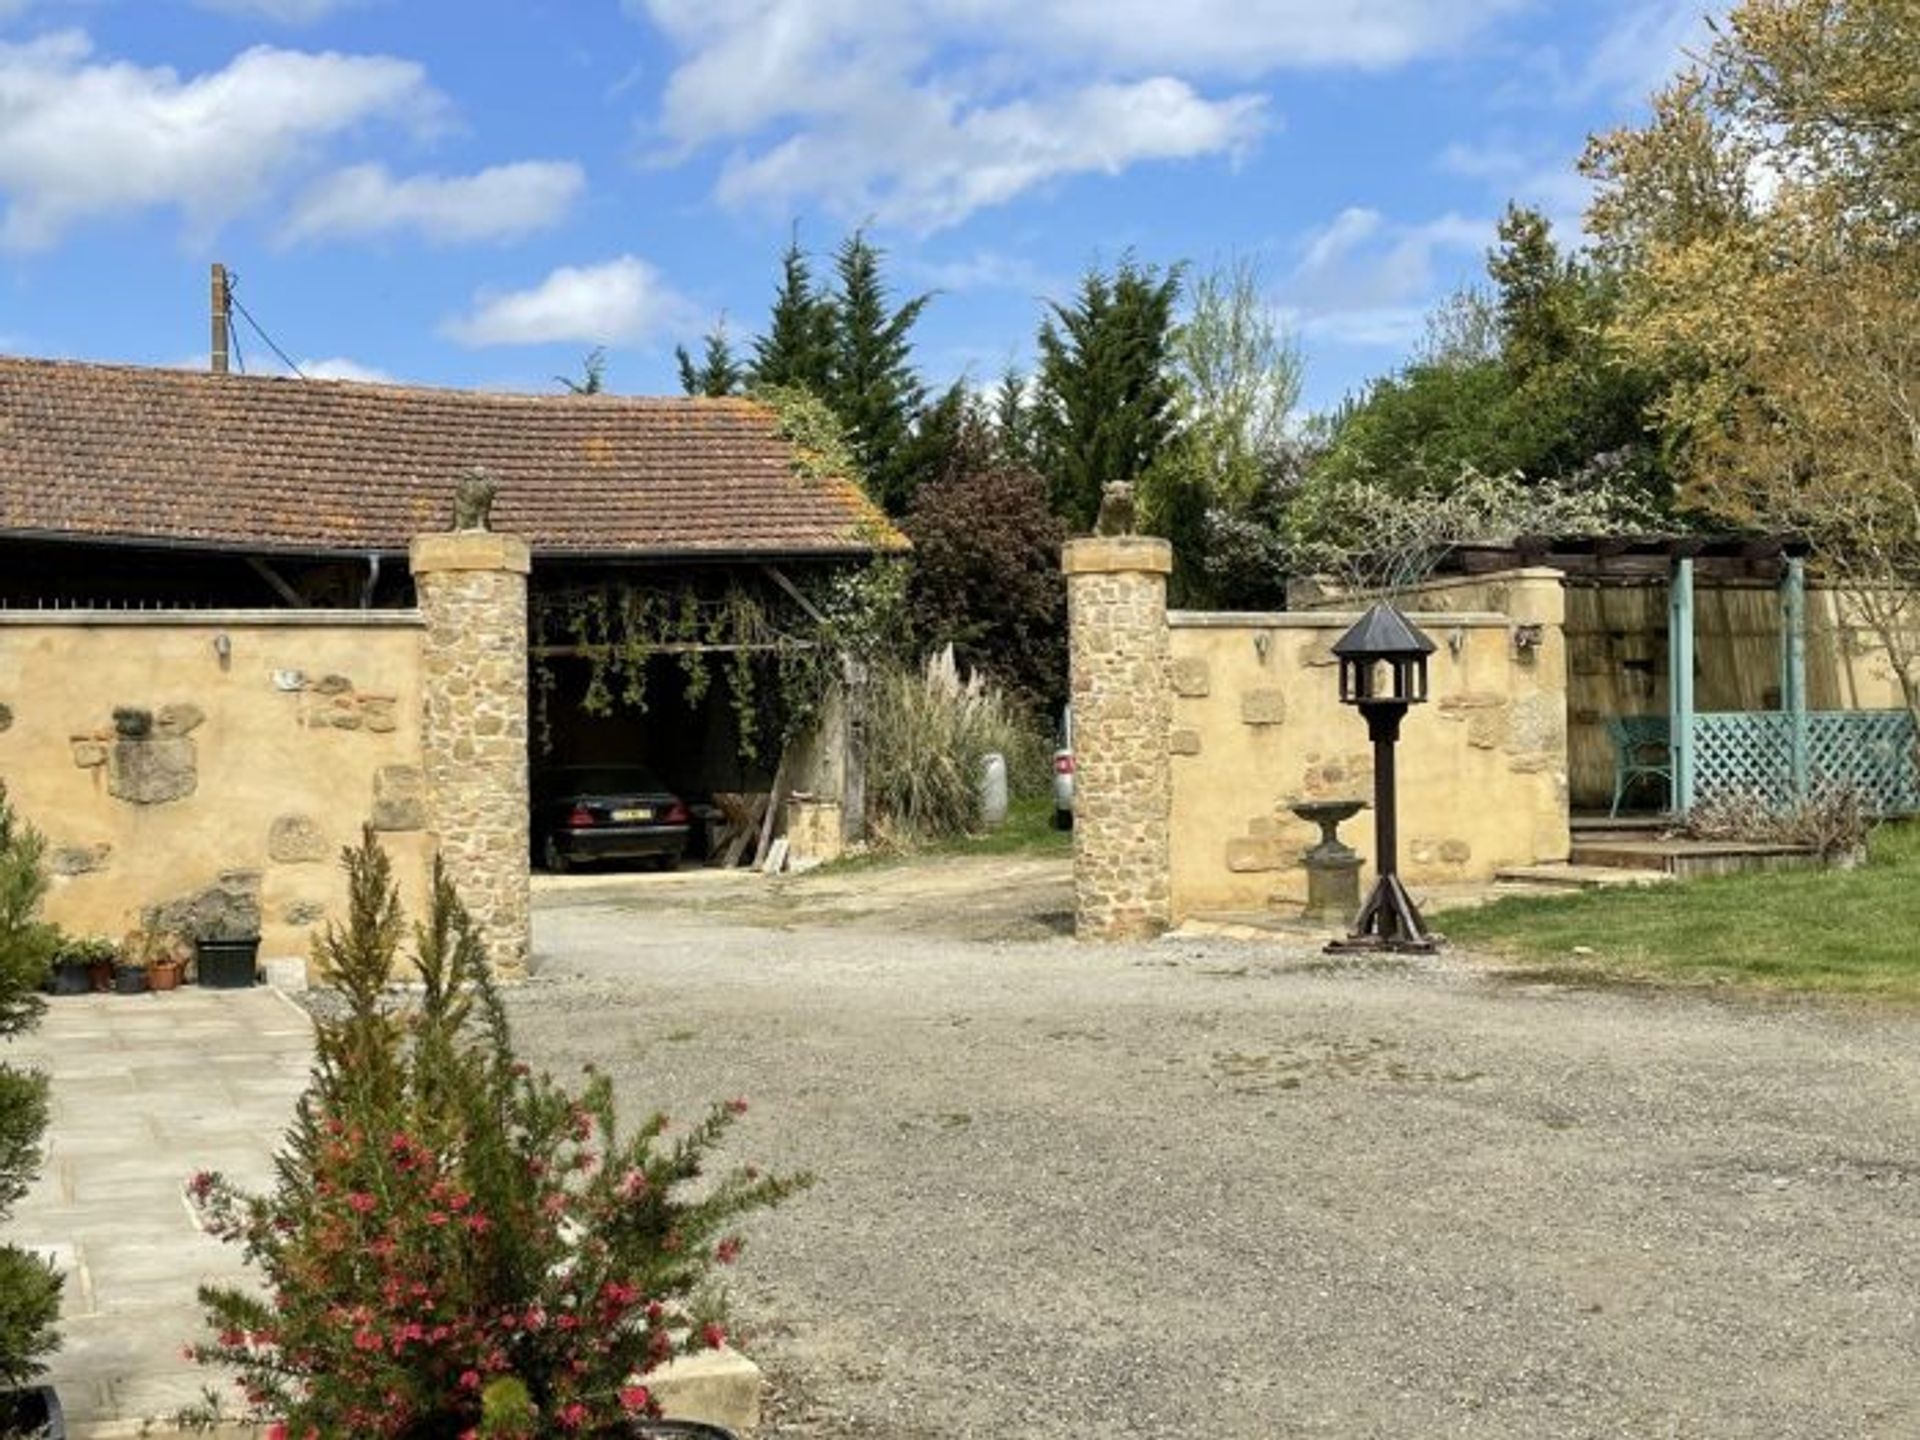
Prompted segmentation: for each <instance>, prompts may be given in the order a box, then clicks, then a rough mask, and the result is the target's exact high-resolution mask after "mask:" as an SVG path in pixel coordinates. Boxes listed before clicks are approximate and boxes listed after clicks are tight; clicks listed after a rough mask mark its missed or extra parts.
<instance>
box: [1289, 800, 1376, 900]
mask: <svg viewBox="0 0 1920 1440" xmlns="http://www.w3.org/2000/svg"><path fill="white" fill-rule="evenodd" d="M1290 808H1291V809H1292V811H1293V813H1294V814H1296V815H1298V816H1299V817H1300V818H1301V819H1302V820H1305V821H1307V822H1308V823H1309V824H1313V825H1318V826H1319V827H1320V840H1319V843H1318V844H1316V845H1314V846H1313V848H1312V849H1310V850H1308V851H1307V852H1306V853H1305V854H1303V855H1302V856H1301V857H1300V864H1301V865H1302V866H1303V867H1304V868H1305V869H1306V872H1307V906H1306V909H1305V910H1303V911H1302V912H1301V915H1302V917H1303V918H1304V919H1307V920H1316V921H1320V922H1322V923H1324V924H1328V925H1338V926H1339V927H1340V928H1341V929H1343V930H1344V929H1345V928H1346V927H1347V926H1349V925H1351V924H1352V923H1353V919H1354V916H1356V915H1358V914H1359V913H1360V865H1361V860H1360V856H1359V854H1358V852H1356V851H1355V850H1353V849H1352V848H1351V847H1349V846H1347V845H1345V844H1343V843H1341V840H1340V825H1341V822H1342V821H1345V820H1350V819H1352V818H1353V817H1354V816H1355V815H1358V814H1359V813H1360V812H1361V811H1362V810H1364V809H1365V808H1366V804H1365V802H1364V801H1360V800H1307V801H1302V802H1300V803H1299V804H1297V805H1294V806H1291V807H1290Z"/></svg>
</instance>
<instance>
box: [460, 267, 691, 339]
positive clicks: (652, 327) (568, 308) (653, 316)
mask: <svg viewBox="0 0 1920 1440" xmlns="http://www.w3.org/2000/svg"><path fill="white" fill-rule="evenodd" d="M700 322H701V315H700V312H699V310H698V309H697V308H696V307H695V306H694V305H693V303H692V302H691V301H689V300H687V299H686V298H685V297H684V296H682V295H680V294H679V293H678V292H677V291H675V290H674V289H673V288H672V287H671V286H670V285H668V284H667V283H666V281H665V279H664V278H663V277H662V276H661V274H660V272H659V271H658V270H657V269H655V268H654V267H653V266H652V265H650V264H648V263H647V262H646V261H645V260H642V259H640V258H639V257H638V256H636V255H622V256H621V257H620V258H618V259H617V260H609V261H607V262H606V263H605V264H602V265H586V266H571V265H565V266H562V267H561V268H559V269H558V270H555V271H554V272H553V273H552V274H550V275H549V276H547V278H546V279H545V280H542V281H541V282H540V283H539V284H538V285H535V286H534V287H532V288H531V289H528V290H512V291H508V292H506V293H504V294H502V293H498V292H493V291H484V290H483V291H481V292H480V294H478V295H476V296H475V297H474V305H473V309H472V311H471V312H470V313H469V314H467V315H465V316H462V317H460V318H458V319H455V320H449V321H448V322H447V323H446V324H445V325H443V326H442V327H441V331H442V333H443V334H445V335H447V336H449V337H451V338H452V339H455V340H458V341H459V342H460V343H461V344H463V345H544V344H550V343H553V342H556V341H574V342H577V343H581V344H587V345H619V344H631V343H634V342H639V341H646V340H649V339H652V338H654V337H656V336H658V335H661V334H664V333H669V332H672V331H676V330H678V331H690V330H693V329H696V328H697V327H698V326H699V324H700Z"/></svg>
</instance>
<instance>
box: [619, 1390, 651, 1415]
mask: <svg viewBox="0 0 1920 1440" xmlns="http://www.w3.org/2000/svg"><path fill="white" fill-rule="evenodd" d="M652 1398H653V1397H652V1396H651V1395H649V1394H648V1393H647V1387H646V1386H644V1385H628V1386H626V1387H625V1388H623V1389H622V1390H621V1391H620V1408H621V1409H622V1410H644V1409H646V1408H647V1402H648V1401H649V1400H651V1399H652Z"/></svg>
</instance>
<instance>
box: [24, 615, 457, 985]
mask: <svg viewBox="0 0 1920 1440" xmlns="http://www.w3.org/2000/svg"><path fill="white" fill-rule="evenodd" d="M422 638H423V631H422V628H421V621H420V617H419V616H418V615H417V614H415V613H413V612H411V611H369V612H361V611H352V612H327V613H319V612H304V611H284V610H273V611H198V612H126V611H67V612H40V611H32V612H28V611H0V717H3V718H0V779H4V780H5V782H6V784H7V787H8V790H9V791H10V792H11V794H12V796H13V798H14V802H15V804H16V806H17V808H18V809H19V812H20V813H21V814H22V815H23V816H24V817H25V818H26V819H28V820H29V821H31V822H32V823H33V824H34V825H35V826H36V827H38V828H39V829H40V830H41V831H43V832H44V833H45V834H46V836H47V840H48V868H49V870H50V871H51V872H52V875H53V884H52V890H51V892H50V894H49V895H48V898H47V904H46V913H47V915H48V917H49V918H50V919H52V920H54V921H57V922H58V923H60V924H61V925H63V926H65V927H66V928H67V929H68V930H70V931H73V932H75V933H80V934H98V935H105V936H108V937H111V938H115V939H117V938H119V937H120V936H121V935H122V934H124V933H125V932H126V931H127V930H129V929H131V928H133V927H134V926H135V925H137V924H138V923H140V921H141V918H142V916H143V914H144V913H146V912H149V911H151V912H153V913H154V914H155V915H156V916H157V918H159V919H160V920H161V921H162V922H163V923H171V924H179V925H184V926H188V927H191V928H193V929H196V930H200V931H203V932H206V931H214V932H221V933H226V934H229V935H234V934H236V933H238V934H244V933H246V932H248V931H249V930H250V929H255V930H257V933H259V935H260V936H261V942H262V944H261V953H262V955H263V956H264V957H266V958H269V959H275V958H288V957H295V958H304V957H305V956H306V955H307V953H308V950H309V946H310V939H311V935H312V932H313V929H314V927H315V926H316V925H317V924H318V923H320V922H321V921H322V920H323V919H324V918H326V917H327V916H329V915H333V916H338V915H339V914H341V912H342V909H343V906H344V901H345V886H344V883H343V879H342V875H341V871H340V866H339V857H340V851H341V849H342V848H343V847H344V846H346V845H348V844H351V843H353V842H355V841H357V840H358V839H359V836H360V830H361V826H362V825H364V824H366V823H368V822H372V823H373V824H374V825H375V827H376V828H378V829H379V830H381V831H382V832H383V833H382V836H381V838H382V839H383V840H384V841H386V842H387V845H388V848H389V850H390V851H391V852H392V854H393V856H394V860H395V865H396V868H397V870H398V871H399V874H400V877H401V880H402V885H403V892H404V895H405V898H406V901H407V903H408V904H409V905H410V906H411V905H414V904H415V903H417V902H418V900H419V899H420V898H421V897H422V896H423V895H424V886H423V883H422V879H423V876H424V873H425V868H426V864H427V856H428V854H429V851H430V848H431V839H430V837H429V835H428V834H427V824H428V816H427V813H426V809H425V806H424V804H423V803H422V802H421V801H420V800H419V799H418V798H417V797H418V795H419V794H420V792H421V791H422V788H423V784H424V781H423V777H422V772H421V768H420V767H421V751H420V718H419V717H420V709H421V695H420V667H421V642H422ZM409 795H413V796H415V797H416V798H415V799H414V800H413V801H412V802H411V803H409V801H408V798H407V797H408V796H409Z"/></svg>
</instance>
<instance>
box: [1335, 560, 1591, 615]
mask: <svg viewBox="0 0 1920 1440" xmlns="http://www.w3.org/2000/svg"><path fill="white" fill-rule="evenodd" d="M1566 581H1567V575H1566V572H1565V571H1564V570H1556V569H1554V568H1553V566H1551V565H1521V566H1518V567H1516V568H1515V569H1512V570H1489V571H1487V572H1486V573H1485V574H1484V575H1442V576H1439V577H1438V578H1436V579H1432V580H1422V581H1421V582H1420V583H1419V584H1418V585H1409V586H1408V587H1407V588H1406V589H1404V590H1396V591H1394V592H1393V594H1394V596H1395V597H1399V598H1405V597H1408V596H1420V595H1443V594H1445V593H1446V592H1447V591H1449V590H1477V589H1484V588H1485V587H1487V586H1489V585H1514V584H1519V583H1533V584H1548V585H1556V586H1560V585H1565V584H1566ZM1376 598H1379V597H1378V596H1377V595H1373V594H1358V595H1330V596H1327V597H1326V598H1324V599H1320V600H1314V601H1310V602H1309V603H1310V604H1312V605H1313V607H1314V608H1315V609H1327V610H1335V609H1337V610H1355V611H1358V610H1364V609H1365V608H1366V607H1367V603H1368V602H1369V601H1370V600H1373V599H1376Z"/></svg>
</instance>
